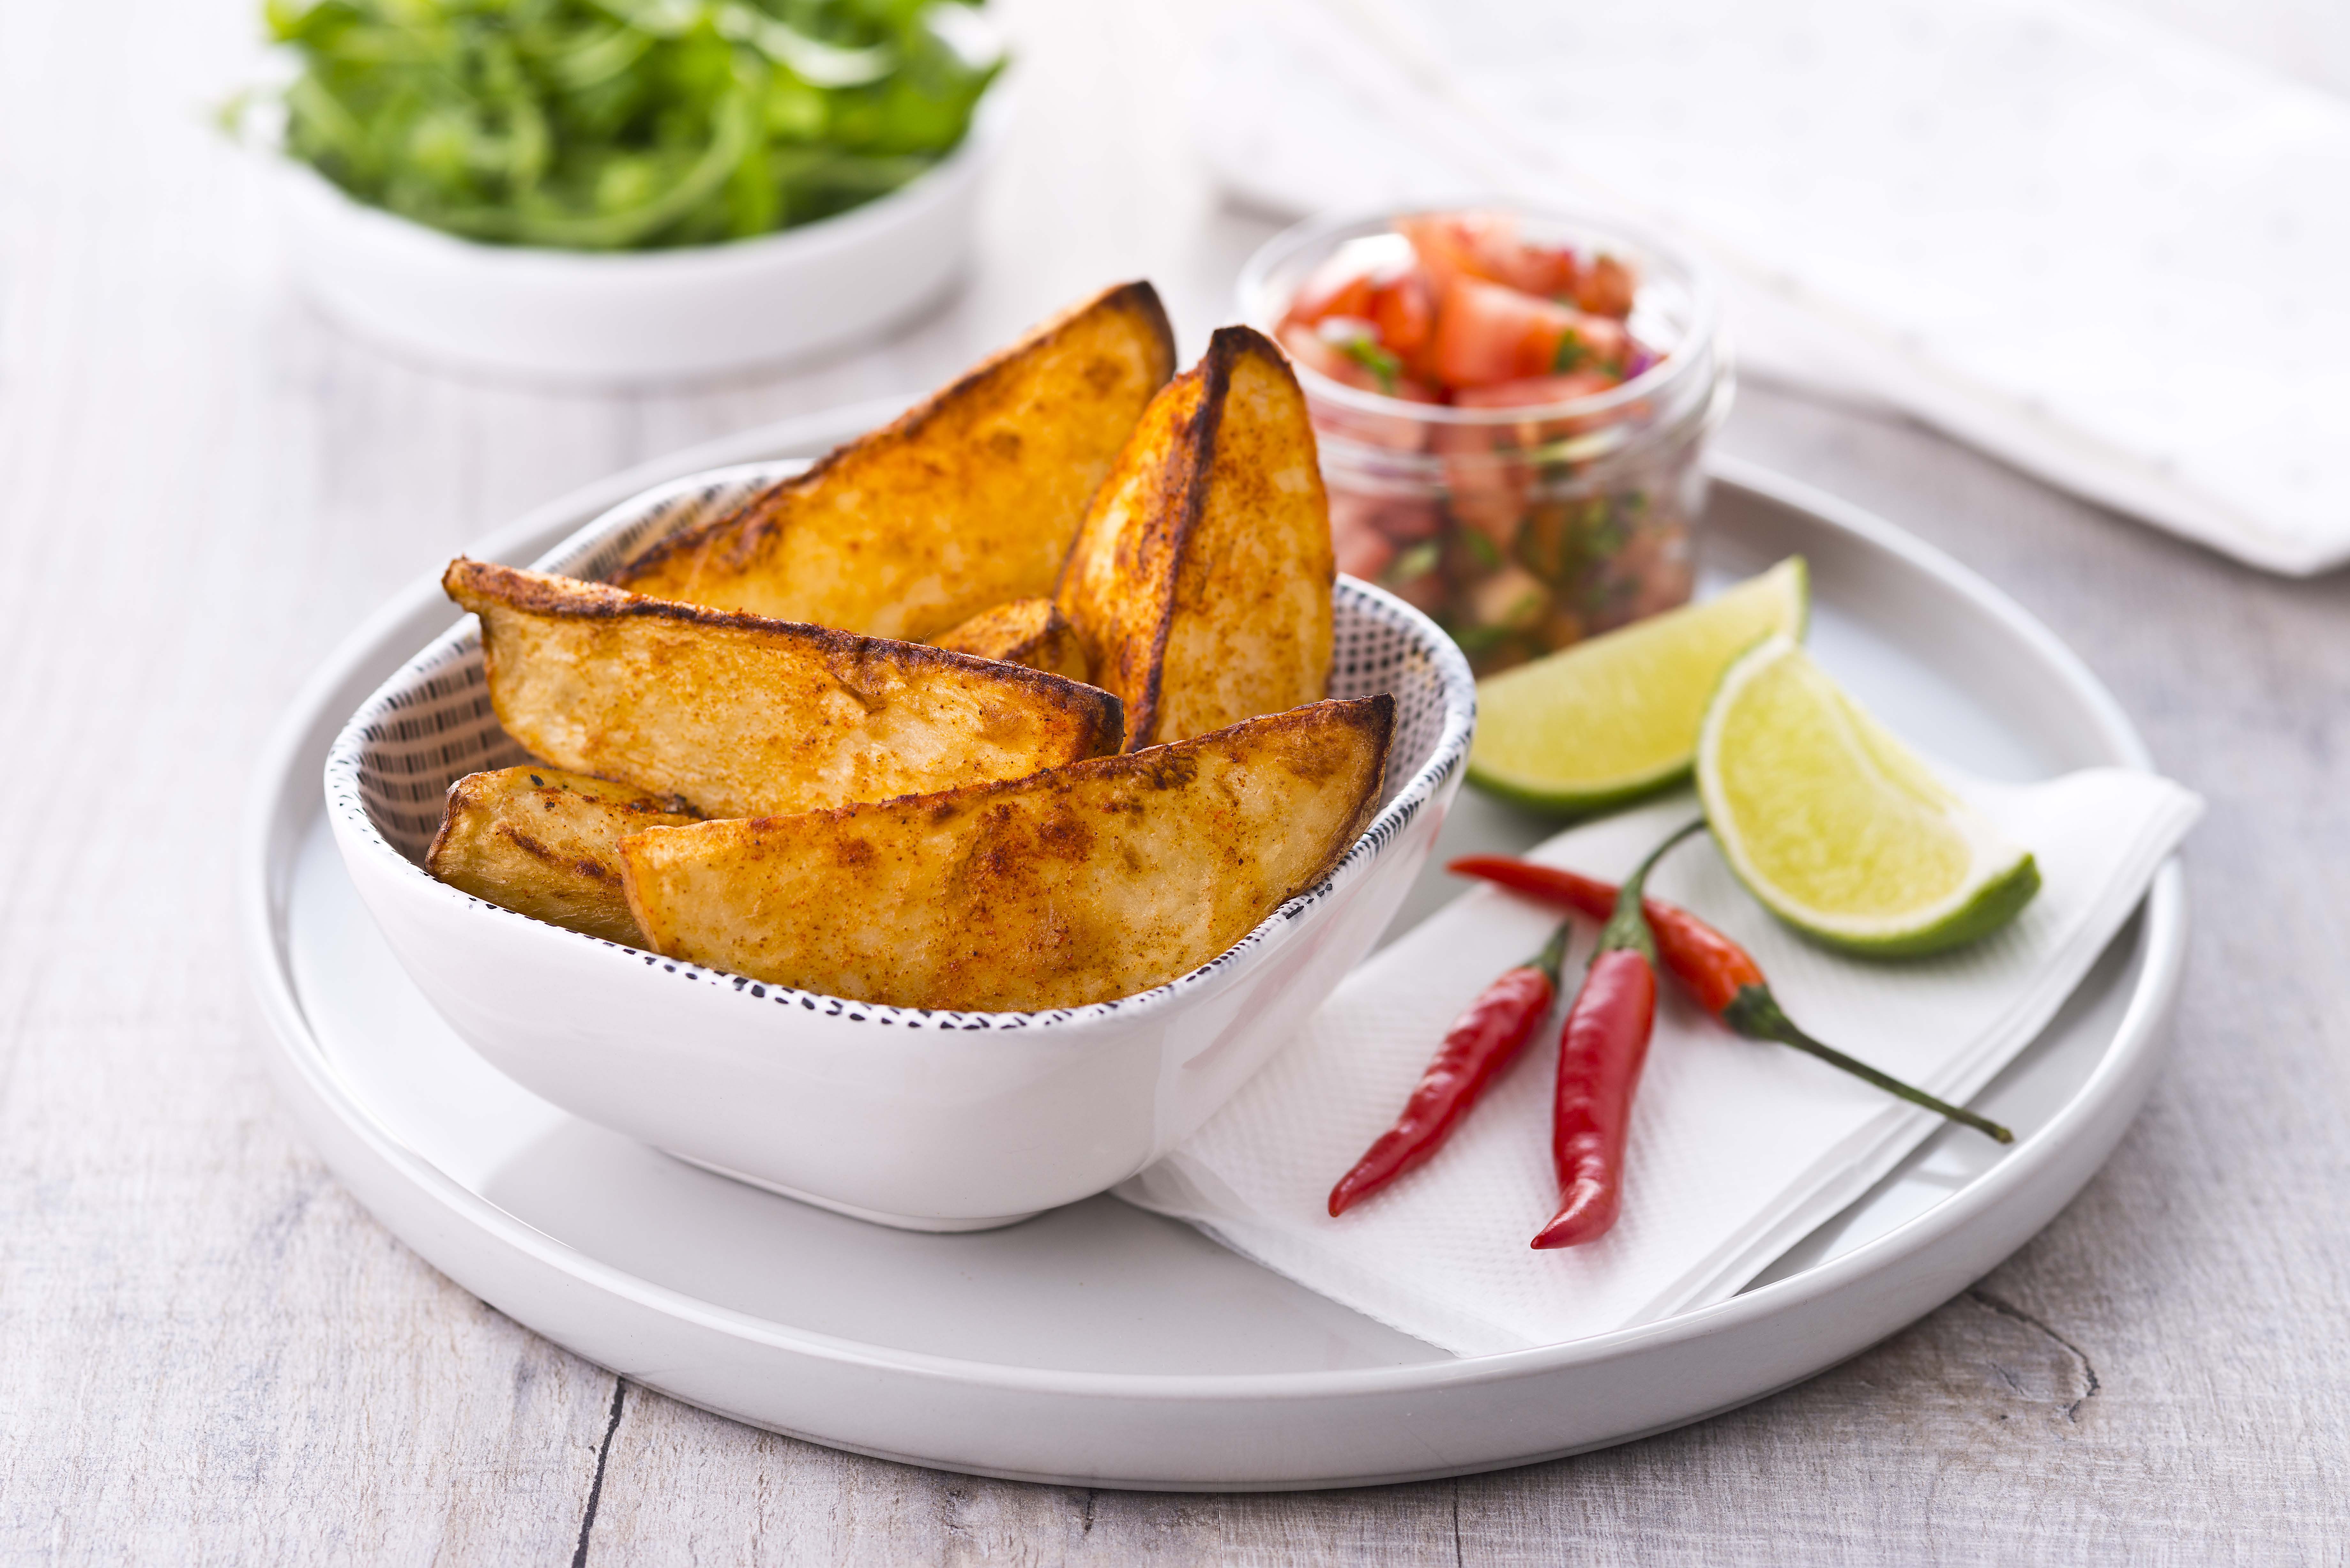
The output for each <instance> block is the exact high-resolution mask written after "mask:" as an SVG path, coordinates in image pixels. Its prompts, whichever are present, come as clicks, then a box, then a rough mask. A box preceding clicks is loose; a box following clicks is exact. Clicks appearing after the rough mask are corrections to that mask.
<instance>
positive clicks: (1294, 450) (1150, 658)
mask: <svg viewBox="0 0 2350 1568" xmlns="http://www.w3.org/2000/svg"><path fill="white" fill-rule="evenodd" d="M1335 573H1336V567H1335V566H1334V565H1333V563H1332V559H1331V553H1330V504H1329V501H1328V498H1327V497H1326V495H1325V494H1324V493H1323V489H1322V471H1321V466H1320V462H1319V458H1318V454H1317V452H1316V450H1315V441H1314V427H1313V425H1312V424H1311V423H1310V422H1308V421H1307V419H1306V413H1305V395H1304V394H1303V393H1302V392H1300V391H1299V390H1298V387H1297V378H1296V376H1295V375H1294V374H1293V373H1292V372H1291V370H1290V369H1289V361H1288V360H1286V359H1284V358H1282V355H1281V350H1280V349H1278V348H1274V345H1273V343H1272V341H1271V340H1270V339H1269V338H1267V337H1264V336H1263V335H1262V334H1261V333H1258V332H1255V331H1253V330H1251V329H1250V328H1248V327H1222V328H1220V329H1219V330H1218V331H1217V333H1216V335H1215V337H1214V338H1213V340H1212V341H1211V343H1210V344H1209V347H1208V352H1207V355H1206V357H1205V358H1202V359H1201V361H1200V363H1199V364H1198V365H1197V366H1196V367H1194V368H1193V369H1191V370H1188V371H1186V372H1185V373H1184V374H1183V375H1181V376H1179V377H1178V378H1176V379H1175V380H1174V381H1173V382H1172V383H1170V385H1169V386H1168V388H1167V389H1166V390H1165V391H1162V392H1160V393H1159V396H1158V397H1157V398H1156V399H1154V400H1152V402H1151V405H1150V408H1149V411H1148V412H1146V413H1145V414H1144V415H1143V417H1142V422H1141V423H1140V424H1139V426H1137V427H1136V429H1135V432H1134V436H1133V439H1132V440H1130V441H1128V443H1127V446H1126V450H1125V451H1124V452H1120V453H1119V454H1118V465H1117V467H1116V468H1114V469H1112V470H1111V472H1110V476H1109V478H1108V479H1107V480H1106V481H1105V482H1104V483H1103V484H1102V487H1101V489H1100V490H1099V491H1097V493H1095V495H1094V501H1093V505H1092V506H1091V508H1090V509H1089V510H1088V511H1087V514H1086V521H1085V526H1084V527H1083V528H1082V529H1081V530H1079V532H1078V535H1077V542H1076V545H1075V546H1074V547H1073V548H1072V550H1071V551H1070V554H1069V560H1068V565H1067V566H1066V567H1064V568H1063V571H1062V576H1061V585H1060V587H1059V590H1058V591H1057V593H1056V594H1055V597H1056V598H1057V600H1058V601H1059V603H1060V606H1061V609H1062V611H1063V613H1065V614H1066V615H1067V616H1068V618H1069V619H1070V620H1071V621H1072V622H1073V623H1075V625H1076V628H1077V635H1078V636H1079V637H1080V638H1082V639H1085V643H1086V646H1087V649H1089V651H1090V652H1091V653H1092V655H1093V659H1094V670H1093V676H1094V682H1095V684H1097V685H1098V686H1101V687H1104V688H1106V689H1107V690H1108V691H1113V692H1115V693H1117V695H1118V698H1119V699H1120V700H1121V701H1124V702H1125V703H1126V743H1127V748H1128V750H1129V751H1131V750H1134V749H1136V748H1138V747H1141V746H1148V745H1153V744H1156V743H1158V742H1161V741H1180V740H1183V739H1185V738H1186V737H1188V736H1191V735H1199V734H1204V733H1206V732H1209V731H1211V730H1219V729H1222V728H1223V727H1224V726H1225V725H1227V724H1233V723H1237V722H1240V721H1241V720H1243V719H1247V718H1252V717H1253V716H1255V715H1256V714H1259V713H1277V712H1281V711H1284V710H1286V709H1289V708H1294V707H1295V706H1297V705H1298V704H1299V703H1301V702H1311V701H1314V700H1315V699H1316V698H1318V697H1320V696H1321V695H1322V694H1323V692H1324V691H1327V690H1328V689H1329V680H1330V650H1331V640H1332V638H1331V624H1330V585H1331V581H1332V578H1333V576H1334V575H1335Z"/></svg>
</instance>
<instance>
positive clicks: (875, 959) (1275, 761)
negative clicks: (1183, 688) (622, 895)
mask: <svg viewBox="0 0 2350 1568" xmlns="http://www.w3.org/2000/svg"><path fill="white" fill-rule="evenodd" d="M1394 723H1395V704H1394V700H1393V699H1392V698H1389V697H1386V696H1378V697H1365V698H1355V699H1351V700H1348V701H1324V702H1316V703H1313V704H1310V705H1308V706H1306V707H1303V708H1298V709H1295V710H1293V711H1289V712H1285V713H1275V714H1271V715H1268V716H1266V717H1263V718H1259V719H1253V720H1250V721H1248V722H1244V723H1241V724H1236V725H1233V726H1232V727H1231V728H1230V729H1226V730H1222V731H1218V732H1215V733H1214V734H1211V735H1203V736H1200V737H1198V738H1196V739H1193V740H1189V741H1183V742H1176V743H1174V744H1170V745H1164V746H1154V747H1150V748H1149V749H1147V750H1144V751H1140V752H1129V753H1124V754H1122V755H1119V756H1115V757H1105V758H1100V759H1097V760H1096V761H1092V762H1085V763H1074V764H1072V765H1070V766H1068V767H1064V768H1057V769H1054V770H1052V771H1050V772H1047V773H1042V774H1036V775H1035V777H1033V778H1025V779H1020V780H1016V781H1014V782H1011V783H1006V784H987V785H980V786H974V787H971V788H966V789H959V790H950V791H946V792H943V793H941V794H930V795H920V796H914V797H911V798H909V799H905V800H893V801H886V802H883V803H881V804H879V805H853V806H844V807H841V808H839V809H837V810H832V811H819V812H810V813H806V814H805V815H797V816H785V817H767V818H762V819H759V820H755V821H748V822H709V823H697V824H694V825H691V826H682V827H657V828H650V829H648V830H647V831H645V832H643V833H639V834H635V835H632V836H629V837H628V838H625V839H623V840H622V841H621V844H620V853H621V856H622V857H623V859H624V861H625V863H626V867H627V872H626V875H627V880H628V888H629V908H630V909H632V910H633V911H634V912H635V914H636V918H637V919H638V922H639V924H640V925H641V926H642V927H643V928H644V930H645V933H646V935H647V936H648V937H649V938H650V940H652V942H653V944H654V945H655V947H656V948H657V949H658V950H660V951H661V952H663V953H666V954H669V955H671V957H675V958H681V959H685V960H688V961H691V962H694V963H699V964H703V965H706V966H708V967H710V968H712V969H719V970H725V971H732V972H733V973H736V974H742V975H748V976H750V977H751V978H752V979H754V980H761V981H772V982H774V983H776V984H780V985H789V986H795V987H798V988H800V989H803V990H806V991H814V992H827V993H829V994H832V995H836V996H844V997H853V998H856V999H858V1000H861V1001H866V1002H880V1003H885V1004H889V1005H894V1006H899V1007H931V1008H949V1009H957V1010H966V1011H1032V1010H1035V1009H1037V1008H1045V1007H1077V1006H1082V1005H1084V1004H1086V1003H1087V1002H1106V1001H1108V1000H1110V999H1111V998H1114V997H1120V996H1129V995H1132V994H1134V993H1136V992H1142V991H1148V990H1149V989H1151V988H1152V987H1153V986H1157V985H1160V984H1163V983H1164V982H1166V981H1170V980H1174V979H1176V978H1177V977H1179V976H1180V975H1184V974H1187V973H1189V972H1191V971H1192V970H1195V969H1197V968H1199V967H1200V966H1201V964H1204V963H1206V962H1208V961H1210V960H1211V959H1213V958H1214V957H1215V956H1216V955H1217V954H1219V953H1221V952H1222V951H1224V950H1226V949H1228V948H1230V947H1231V946H1232V944H1233V943H1234V942H1236V941H1238V940H1240V939H1241V938H1242V937H1243V936H1245V935H1247V934H1248V933H1249V931H1251V930H1252V929H1254V928H1255V927H1256V925H1257V924H1258V922H1260V921H1261V920H1263V919H1264V918H1265V917H1266V916H1267V915H1269V914H1271V913H1272V912H1273V911H1274V909H1278V908H1280V907H1281V905H1282V904H1283V903H1284V902H1286V901H1287V900H1288V899H1290V898H1294V897H1295V896H1296V895H1297V894H1299V893H1302V892H1304V891H1305V890H1306V889H1308V888H1312V887H1313V886H1314V885H1315V883H1317V882H1319V881H1320V880H1321V879H1322V878H1323V877H1326V876H1327V875H1328V874H1329V871H1330V869H1331V868H1332V867H1334V866H1335V865H1336V863H1337V861H1338V859H1339V858H1340V857H1342V856H1343V855H1344V854H1345V853H1346V852H1347V847H1348V846H1351V845H1352V844H1353V843H1354V842H1355V840H1356V838H1357V836H1358V835H1360V834H1361V832H1362V831H1363V828H1364V826H1366V825H1367V823H1368V822H1369V821H1370V818H1371V815H1372V813H1373V811H1374V810H1375V809H1376V807H1377V805H1378V798H1379V788H1380V784H1381V783H1382V780H1383V778H1384V775H1385V773H1386V767H1387V753H1388V742H1389V740H1390V738H1391V735H1392V732H1393V730H1394Z"/></svg>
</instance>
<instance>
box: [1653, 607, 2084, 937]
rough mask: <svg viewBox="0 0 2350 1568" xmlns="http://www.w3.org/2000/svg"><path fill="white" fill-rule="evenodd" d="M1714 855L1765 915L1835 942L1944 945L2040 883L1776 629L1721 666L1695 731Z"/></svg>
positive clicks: (2000, 914)
mask: <svg viewBox="0 0 2350 1568" xmlns="http://www.w3.org/2000/svg"><path fill="white" fill-rule="evenodd" d="M1697 786H1698V794H1699V795H1700V797H1701V798H1702V799H1703V800H1704V802H1705V814H1706V819H1707V821H1708V822H1710V823H1711V825H1712V827H1713V835H1714V839H1715V842H1716V843H1718V844H1719V845H1720V846H1721V853H1722V857H1723V858H1724V859H1726V860H1727V861H1729V863H1730V867H1731V870H1733V871H1735V872H1736V873H1737V874H1738V877H1739V879H1740V880H1741V881H1742V882H1744V883H1745V884H1746V886H1747V888H1748V889H1749V890H1750V891H1752V893H1753V895H1754V896H1755V897H1756V898H1759V899H1761V900H1762V901H1763V904H1764V905H1765V906H1766V907H1768V908H1769V909H1770V910H1771V911H1772V913H1773V914H1775V915H1777V916H1778V917H1779V918H1780V919H1783V920H1785V921H1786V922H1788V923H1789V924H1790V925H1793V926H1794V927H1796V928H1797V929H1800V930H1803V931H1805V932H1807V933H1809V934H1810V935H1812V936H1814V937H1816V938H1818V939H1819V940H1823V941H1826V942H1830V943H1833V944H1835V945H1836V946H1838V947H1844V948H1849V949H1853V950H1858V951H1864V952H1873V953H1882V954H1887V955H1892V954H1907V953H1926V952H1933V951H1937V950H1940V949H1943V948H1949V947H1955V946H1957V945H1958V944H1960V943H1961V942H1967V941H1971V940H1974V939H1975V938H1977V937H1980V936H1982V935H1984V934H1985V933H1987V932H1989V931H1991V930H1993V929H1997V928H1998V927H2000V926H2002V925H2005V924H2006V923H2007V922H2008V921H2009V920H2011V919H2014V918H2015V915H2016V912H2017V911H2018V910H2020V909H2022V908H2023V906H2024V905H2025V904H2027V903H2029V902H2031V900H2032V896H2033V894H2034V893H2035V892H2037V891H2038V890H2039V888H2040V872H2039V868H2038V867H2037V866H2036V865H2034V863H2033V858H2032V856H2031V854H2030V852H2029V851H2027V850H2025V849H2024V848H2022V846H2019V845H2017V844H2015V843H2013V842H2012V841H2011V840H2009V839H2008V838H2007V836H2005V835H2004V834H2002V832H2001V831H2000V830H1999V828H1998V827H1997V826H1995V825H1993V824H1992V823H1991V821H1990V820H1989V819H1988V818H1986V817H1985V816H1983V815H1982V814H1981V813H1980V812H1978V811H1977V810H1975V808H1974V807H1972V806H1970V805H1968V804H1967V803H1966V802H1965V801H1964V800H1963V799H1961V798H1960V796H1959V795H1958V794H1955V793H1953V792H1952V791H1951V789H1950V786H1948V785H1947V784H1944V783H1943V782H1942V781H1941V780H1940V779H1939V778H1938V777H1937V776H1936V775H1935V774H1934V772H1933V770H1932V769H1931V768H1929V767H1928V766H1927V764H1926V763H1924V762H1923V761H1922V760H1920V759H1919V758H1918V755H1917V754H1916V753H1913V752H1911V751H1910V750H1909V749H1908V747H1907V746H1905V745H1903V744H1902V743H1901V742H1900V741H1899V740H1898V739H1896V738H1895V736H1894V735H1893V734H1892V732H1889V731H1887V729H1886V728H1885V727H1884V726H1883V725H1881V724H1879V723H1878V722H1877V721H1876V720H1875V719H1873V718H1871V717H1870V716H1869V714H1868V712H1867V711H1866V710H1865V709H1863V708H1862V707H1861V706H1860V705H1859V704H1858V703H1857V702H1855V701H1853V700H1852V698H1851V697H1849V696H1848V695H1846V692H1845V691H1844V690H1843V689H1842V688H1841V687H1839V686H1837V685H1836V683H1835V681H1834V680H1831V679H1830V678H1829V676H1828V674H1827V672H1826V671H1825V670H1822V669H1821V668H1820V667H1819V666H1818V665H1816V664H1814V663H1813V662H1812V659H1811V658H1810V656H1809V655H1807V654H1806V653H1804V650H1803V649H1801V648H1799V647H1797V646H1796V645H1795V643H1794V641H1793V640H1792V639H1787V638H1783V637H1774V638H1772V639H1770V640H1768V641H1766V642H1764V643H1763V644H1762V645H1761V646H1760V647H1758V648H1756V649H1753V650H1752V652H1750V653H1748V654H1746V655H1745V656H1744V657H1743V658H1742V659H1739V660H1738V662H1737V663H1736V664H1734V665H1733V666H1731V670H1730V672H1729V673H1728V674H1727V675H1725V676H1723V677H1722V680H1721V690H1720V691H1718V692H1717V693H1716V694H1715V696H1714V700H1713V703H1712V705H1711V707H1710V708H1709V709H1708V710H1707V712H1706V717H1705V726H1704V732H1703V733H1702V734H1701V735H1700V738H1699V742H1698V757H1697Z"/></svg>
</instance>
